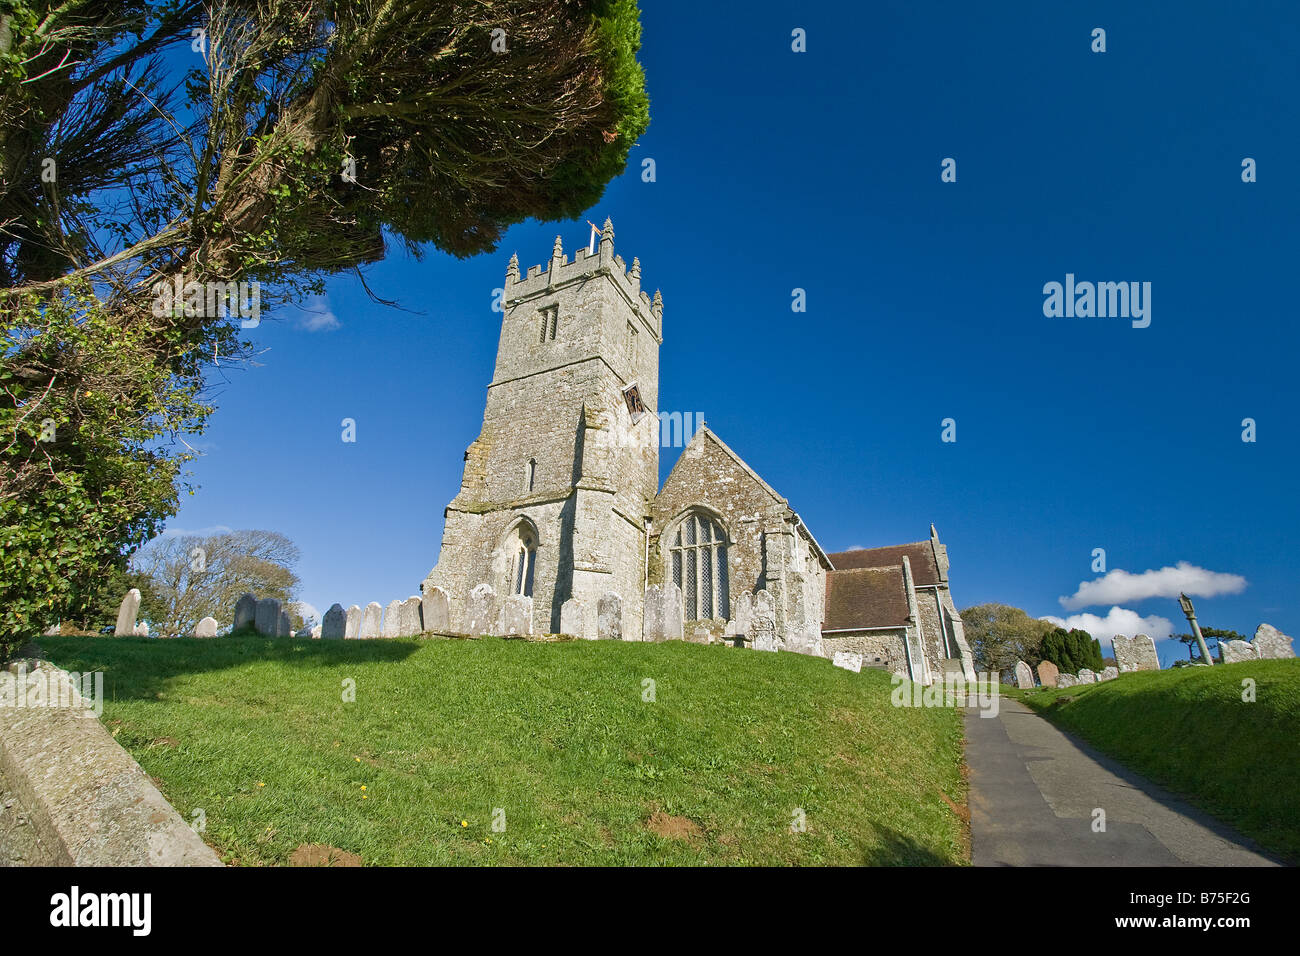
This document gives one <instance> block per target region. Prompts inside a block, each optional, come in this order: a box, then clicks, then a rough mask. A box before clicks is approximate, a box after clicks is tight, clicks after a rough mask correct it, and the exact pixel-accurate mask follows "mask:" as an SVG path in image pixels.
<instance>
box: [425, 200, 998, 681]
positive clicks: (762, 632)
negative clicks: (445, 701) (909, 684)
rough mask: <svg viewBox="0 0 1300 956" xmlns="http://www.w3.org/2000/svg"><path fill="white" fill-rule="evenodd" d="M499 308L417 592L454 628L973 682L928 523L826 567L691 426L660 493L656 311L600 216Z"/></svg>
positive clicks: (720, 450) (940, 553)
mask: <svg viewBox="0 0 1300 956" xmlns="http://www.w3.org/2000/svg"><path fill="white" fill-rule="evenodd" d="M503 311H504V316H503V318H502V321H501V339H500V345H499V347H498V349H497V359H496V368H495V370H494V371H493V375H492V381H491V383H490V384H489V385H488V388H487V405H486V408H485V410H484V413H483V427H482V429H481V431H480V432H479V436H478V438H477V439H476V440H475V441H474V442H473V443H472V444H471V445H470V446H469V449H468V450H467V451H466V452H465V470H464V475H463V477H462V479H461V487H460V492H459V493H458V494H457V495H456V497H455V498H453V499H452V501H451V503H450V504H449V505H448V506H447V508H446V511H445V513H444V516H445V527H444V531H443V538H442V550H441V553H440V554H439V556H438V563H437V564H436V565H435V566H434V568H433V570H432V571H430V572H429V575H428V577H427V578H426V579H425V581H424V584H423V585H422V590H423V591H424V592H425V594H426V597H427V596H428V595H429V594H430V593H431V592H435V591H440V592H442V594H441V595H439V597H440V599H442V598H444V597H445V600H446V605H447V607H448V612H449V614H450V626H451V628H452V630H456V631H460V632H464V633H497V632H500V631H501V630H502V628H504V629H505V630H507V631H510V632H517V631H525V632H529V633H537V634H541V633H571V634H578V635H579V636H583V637H597V636H602V637H605V636H619V637H621V638H622V639H623V640H642V639H646V640H663V639H666V638H670V637H683V636H684V637H686V638H687V639H694V640H705V641H710V642H712V641H725V642H727V643H732V644H736V645H738V646H746V645H747V646H753V647H757V648H759V649H765V650H778V649H783V650H797V651H800V652H803V653H810V654H821V655H824V656H826V657H830V656H832V655H833V654H834V653H835V652H836V651H838V650H846V651H853V652H857V653H861V654H862V655H863V662H864V664H867V665H871V666H876V667H881V668H884V669H887V670H890V671H893V672H895V673H900V674H903V675H906V676H908V677H910V678H911V679H913V680H917V681H921V682H923V683H930V682H931V681H933V680H934V679H935V678H936V677H938V678H940V679H941V678H942V675H943V674H944V673H946V672H951V671H956V672H960V673H964V674H966V675H967V676H973V673H974V671H973V665H972V662H971V655H970V650H969V648H968V647H967V644H966V639H965V636H964V633H963V630H962V622H961V618H960V616H959V615H958V613H957V608H956V606H955V605H954V604H953V600H952V597H951V594H950V592H949V584H948V554H947V549H946V548H945V547H944V545H942V544H941V543H940V541H939V536H938V533H937V532H936V531H935V530H934V527H933V526H931V528H930V537H929V539H928V540H926V541H919V542H915V543H912V544H903V545H895V546H892V547H884V548H873V549H866V550H854V551H846V552H842V553H839V554H827V553H826V552H825V551H824V550H823V549H822V547H821V545H819V544H818V543H817V539H816V538H815V537H814V536H813V533H812V531H811V530H810V529H809V528H808V526H807V525H805V524H804V522H803V521H802V520H801V519H800V517H799V514H798V513H797V512H796V511H795V510H794V509H793V508H792V507H791V506H790V503H789V502H788V501H787V500H786V499H785V498H783V497H782V496H781V495H780V494H779V493H778V492H777V491H776V490H775V489H774V488H772V486H771V485H769V484H768V483H767V482H765V481H764V480H763V479H762V478H761V477H760V476H759V475H758V474H757V473H756V472H755V471H754V470H753V469H752V468H750V467H749V466H748V465H747V464H745V462H744V461H743V460H742V459H741V458H740V456H739V455H737V454H736V453H735V452H734V451H732V450H731V449H730V448H729V447H728V446H727V445H726V444H725V443H724V442H723V441H722V439H721V438H719V437H718V436H717V435H715V434H714V433H713V432H712V431H711V430H710V429H709V428H707V427H704V426H702V425H701V426H700V427H698V429H697V430H696V431H695V433H694V436H693V437H692V438H691V440H690V442H689V443H688V444H687V445H686V447H685V449H684V450H683V451H682V453H681V455H680V457H679V458H678V461H677V463H676V465H675V466H674V467H673V469H672V472H671V473H670V474H669V476H668V478H667V480H666V481H665V482H664V486H663V488H662V489H660V488H659V449H660V447H661V444H665V443H669V442H665V441H664V438H665V437H666V436H661V431H662V430H663V429H665V428H668V429H672V428H673V426H674V425H676V426H677V427H678V428H679V429H680V427H681V424H680V422H674V421H673V420H672V417H671V416H666V415H660V414H659V411H658V409H659V346H660V344H661V343H662V342H663V300H662V297H661V296H660V294H659V292H657V291H656V292H655V294H654V296H653V298H652V297H650V296H648V295H647V294H646V293H645V292H643V291H642V290H641V264H640V262H639V260H637V259H633V260H632V265H631V267H630V268H629V267H628V266H627V265H626V263H625V262H624V261H623V259H622V257H621V256H617V255H615V254H614V229H613V226H612V224H611V223H610V221H609V220H608V219H607V220H606V221H605V226H604V229H603V231H602V233H601V235H600V242H599V246H598V247H596V248H595V250H594V251H592V252H589V251H588V250H587V249H579V250H578V251H577V253H576V255H575V256H574V258H573V260H572V261H570V260H569V259H568V257H567V256H566V255H565V254H564V251H563V249H562V248H561V243H560V240H559V238H558V237H557V238H556V240H555V247H554V249H553V251H552V253H551V259H550V261H549V262H548V263H546V265H545V266H541V265H537V266H533V267H531V268H530V269H528V271H527V273H526V274H523V275H521V274H520V271H519V263H518V258H517V257H515V256H512V257H511V259H510V265H509V267H508V268H507V270H506V280H505V289H504V302H503ZM679 434H680V432H679ZM669 444H670V443H669ZM507 607H509V608H510V609H511V610H510V613H506V611H505V609H506V608H507ZM508 622H513V623H508Z"/></svg>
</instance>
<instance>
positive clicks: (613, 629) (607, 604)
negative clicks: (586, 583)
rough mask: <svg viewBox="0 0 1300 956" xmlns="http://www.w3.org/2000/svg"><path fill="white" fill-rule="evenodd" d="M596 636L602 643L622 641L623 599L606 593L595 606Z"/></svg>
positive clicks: (611, 592) (612, 593) (611, 593)
mask: <svg viewBox="0 0 1300 956" xmlns="http://www.w3.org/2000/svg"><path fill="white" fill-rule="evenodd" d="M596 636H597V637H598V638H599V639H600V640H602V641H621V640H623V599H622V598H621V597H619V596H618V595H617V594H615V593H614V592H613V591H606V592H605V593H604V594H602V595H601V596H600V602H599V603H598V604H597V605H596Z"/></svg>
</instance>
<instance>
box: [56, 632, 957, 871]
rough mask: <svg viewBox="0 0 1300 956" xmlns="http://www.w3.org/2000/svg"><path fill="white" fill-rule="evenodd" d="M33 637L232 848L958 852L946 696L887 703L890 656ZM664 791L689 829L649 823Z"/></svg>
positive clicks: (528, 853)
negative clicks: (800, 822) (666, 830)
mask: <svg viewBox="0 0 1300 956" xmlns="http://www.w3.org/2000/svg"><path fill="white" fill-rule="evenodd" d="M41 644H42V647H43V648H44V650H45V652H46V653H47V654H48V656H50V657H51V658H52V659H53V660H54V661H55V662H56V663H58V664H59V665H60V666H63V667H65V668H68V669H70V670H79V671H91V670H102V671H104V672H105V678H104V684H105V696H106V698H107V700H106V702H105V708H104V715H103V720H104V722H105V724H106V725H108V726H109V727H110V728H111V729H112V730H113V732H114V734H115V735H116V736H117V739H118V741H119V742H120V743H121V744H123V745H124V746H125V747H126V748H127V749H128V750H130V751H131V753H132V754H133V755H134V756H135V758H136V759H137V760H138V761H139V762H140V764H141V765H142V766H143V767H144V769H145V770H146V771H147V772H148V773H149V774H151V775H152V776H153V777H155V778H156V779H157V780H159V781H160V784H161V788H162V790H163V792H164V794H165V795H166V796H167V798H168V799H169V800H170V801H171V802H172V803H173V805H174V806H176V808H177V809H178V810H179V811H180V812H181V813H182V814H183V815H184V816H185V817H186V818H187V819H189V818H190V816H191V813H192V811H194V810H195V809H196V808H202V809H203V810H204V812H205V814H206V818H207V829H206V833H205V838H206V839H207V840H208V842H209V843H211V844H212V845H214V846H215V847H216V848H217V849H218V850H219V851H220V852H221V853H222V854H223V856H224V857H225V858H226V859H227V860H228V861H237V862H239V863H243V864H261V863H284V862H286V861H287V859H288V856H289V854H290V853H291V852H292V851H293V850H294V848H296V847H298V846H299V845H300V844H329V845H332V846H335V847H339V848H341V849H343V850H346V851H349V852H352V853H358V854H360V855H361V857H362V859H363V860H364V862H366V863H368V864H447V863H467V864H474V863H505V864H555V863H579V864H642V863H660V862H662V863H673V864H701V863H754V864H784V863H799V864H819V863H831V864H860V863H864V862H867V863H922V864H925V863H943V864H950V863H960V862H963V861H964V860H965V851H964V844H965V835H964V830H963V825H962V823H961V821H960V819H959V817H958V815H957V813H956V812H955V810H954V808H953V807H952V806H951V805H950V804H949V803H948V800H947V799H946V798H951V799H952V800H954V801H956V802H957V803H958V804H961V803H964V800H965V784H964V781H963V778H962V776H961V773H960V765H961V720H960V714H958V713H957V712H955V711H953V710H936V709H895V708H893V707H891V706H890V703H889V692H890V689H891V688H890V684H889V679H888V677H887V675H885V674H883V673H880V672H871V673H863V674H860V675H859V674H852V673H849V672H847V671H843V670H839V669H837V668H833V667H831V666H830V664H829V662H827V661H824V660H815V659H811V658H807V657H803V656H800V655H797V654H779V655H778V654H758V653H753V652H744V651H736V650H731V649H726V648H722V647H716V646H715V647H707V646H700V645H694V644H686V643H680V642H673V643H669V644H639V643H627V644H623V643H615V642H581V641H580V642H572V643H560V644H538V643H525V642H521V641H502V640H496V639H487V640H482V641H459V640H456V641H446V640H425V641H419V640H395V641H387V640H378V641H338V642H335V641H329V642H322V641H300V640H280V641H270V640H265V639H261V638H255V637H254V638H248V637H240V638H220V639H216V640H206V641H197V640H168V641H157V640H148V639H143V638H44V639H42V641H41ZM647 677H648V678H652V679H653V680H654V681H655V682H656V687H655V691H656V698H657V699H656V701H655V702H654V703H645V702H643V701H642V681H643V679H644V678H647ZM346 678H352V679H355V681H356V702H355V703H344V702H343V701H342V699H341V697H342V684H343V681H344V680H345V679H346ZM495 807H501V808H504V810H505V814H506V825H507V828H506V831H505V832H504V833H496V832H493V831H492V811H493V808H495ZM796 808H802V809H803V810H804V811H805V812H806V814H807V826H808V830H807V832H806V833H802V834H793V833H791V832H790V824H791V820H792V814H793V812H794V810H795V809H796ZM657 812H658V813H664V814H669V815H672V816H675V817H684V818H689V820H690V821H692V822H693V823H694V825H695V826H697V827H698V828H699V833H697V834H694V835H692V836H689V837H687V838H684V839H683V838H670V837H663V836H659V835H657V834H656V833H654V832H652V831H651V829H650V828H649V827H648V825H647V823H648V821H649V820H650V818H651V817H652V815H653V814H655V813H657ZM462 821H465V823H466V824H467V825H465V826H462V824H461V822H462ZM676 822H677V823H679V824H681V825H686V826H688V827H689V824H686V823H685V821H684V820H679V821H676Z"/></svg>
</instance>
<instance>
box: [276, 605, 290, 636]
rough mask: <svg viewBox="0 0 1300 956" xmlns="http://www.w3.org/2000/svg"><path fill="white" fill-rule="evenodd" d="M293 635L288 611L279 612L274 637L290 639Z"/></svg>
mask: <svg viewBox="0 0 1300 956" xmlns="http://www.w3.org/2000/svg"><path fill="white" fill-rule="evenodd" d="M292 634H293V621H291V620H290V619H289V612H288V611H281V612H280V626H279V628H278V629H277V630H276V635H275V636H276V637H290V636H291V635H292Z"/></svg>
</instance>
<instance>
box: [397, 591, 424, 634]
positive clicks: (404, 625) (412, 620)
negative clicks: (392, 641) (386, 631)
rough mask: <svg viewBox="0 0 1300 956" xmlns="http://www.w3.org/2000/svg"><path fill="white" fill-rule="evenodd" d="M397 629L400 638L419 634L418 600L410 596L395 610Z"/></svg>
mask: <svg viewBox="0 0 1300 956" xmlns="http://www.w3.org/2000/svg"><path fill="white" fill-rule="evenodd" d="M397 629H398V630H399V631H401V636H402V637H415V636H416V635H417V634H419V633H420V598H419V597H418V596H417V595H411V597H409V598H407V599H406V600H405V601H403V602H402V604H401V607H399V608H398V610H397Z"/></svg>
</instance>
